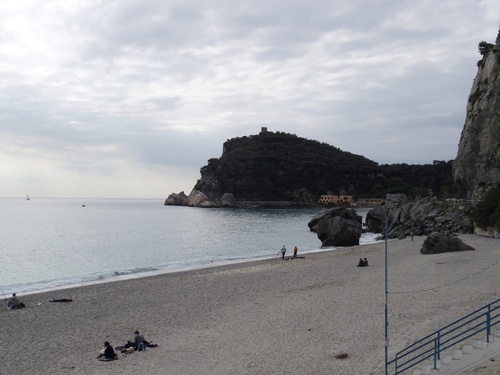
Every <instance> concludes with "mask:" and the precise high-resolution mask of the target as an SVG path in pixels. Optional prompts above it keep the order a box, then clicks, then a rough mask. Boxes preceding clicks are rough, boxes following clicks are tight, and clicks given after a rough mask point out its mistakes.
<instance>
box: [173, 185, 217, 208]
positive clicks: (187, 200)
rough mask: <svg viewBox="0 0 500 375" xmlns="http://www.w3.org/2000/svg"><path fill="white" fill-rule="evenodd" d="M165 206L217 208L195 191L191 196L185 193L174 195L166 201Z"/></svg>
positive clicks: (199, 192)
mask: <svg viewBox="0 0 500 375" xmlns="http://www.w3.org/2000/svg"><path fill="white" fill-rule="evenodd" d="M165 206H189V207H207V208H211V207H216V206H217V205H216V204H215V203H214V202H212V201H210V200H209V199H208V197H207V196H206V195H205V194H203V193H202V192H201V191H198V190H196V189H193V190H192V191H191V193H190V194H189V196H186V194H184V192H183V191H181V192H180V193H179V194H175V193H172V194H170V195H169V196H168V198H167V199H166V200H165Z"/></svg>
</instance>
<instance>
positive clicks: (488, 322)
mask: <svg viewBox="0 0 500 375" xmlns="http://www.w3.org/2000/svg"><path fill="white" fill-rule="evenodd" d="M490 333H491V304H490V305H488V312H487V313H486V342H487V343H489V342H490Z"/></svg>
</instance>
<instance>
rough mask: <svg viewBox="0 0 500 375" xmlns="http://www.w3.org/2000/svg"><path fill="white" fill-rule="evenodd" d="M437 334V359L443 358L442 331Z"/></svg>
mask: <svg viewBox="0 0 500 375" xmlns="http://www.w3.org/2000/svg"><path fill="white" fill-rule="evenodd" d="M437 334H438V337H437V348H438V350H437V359H441V331H440V330H439V331H438V333H437Z"/></svg>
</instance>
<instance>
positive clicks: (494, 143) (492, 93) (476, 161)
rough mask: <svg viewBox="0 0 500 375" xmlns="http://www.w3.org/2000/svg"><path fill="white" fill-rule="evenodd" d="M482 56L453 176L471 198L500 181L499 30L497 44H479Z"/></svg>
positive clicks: (471, 92)
mask: <svg viewBox="0 0 500 375" xmlns="http://www.w3.org/2000/svg"><path fill="white" fill-rule="evenodd" d="M479 52H480V53H481V54H482V55H483V58H482V59H481V60H479V61H478V64H477V65H478V71H477V75H476V78H475V79H474V83H473V84H472V89H471V91H470V95H469V100H468V103H467V115H466V119H465V125H464V128H463V130H462V135H461V136H460V143H459V145H458V153H457V157H456V159H455V161H454V163H453V178H454V180H455V182H456V183H457V184H459V185H460V186H461V187H462V188H463V190H464V191H465V192H467V195H468V198H469V199H480V198H481V197H482V196H483V194H484V193H486V192H487V191H488V190H489V189H490V188H493V187H497V186H498V184H499V183H500V31H499V35H498V36H497V40H496V43H495V44H490V43H486V42H481V43H479Z"/></svg>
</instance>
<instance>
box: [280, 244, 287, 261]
mask: <svg viewBox="0 0 500 375" xmlns="http://www.w3.org/2000/svg"><path fill="white" fill-rule="evenodd" d="M280 251H281V259H285V254H286V247H285V245H283V247H282V248H281V250H280Z"/></svg>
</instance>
